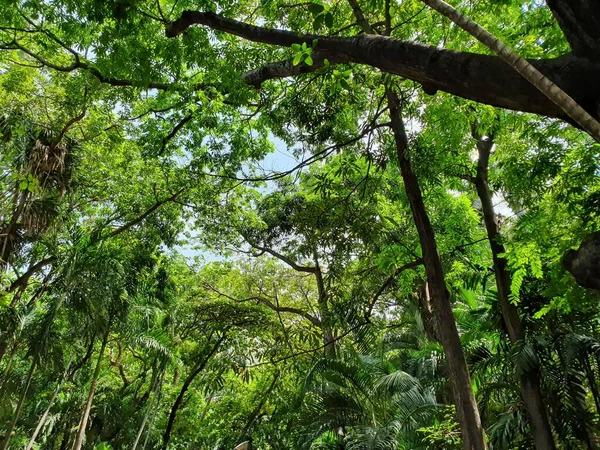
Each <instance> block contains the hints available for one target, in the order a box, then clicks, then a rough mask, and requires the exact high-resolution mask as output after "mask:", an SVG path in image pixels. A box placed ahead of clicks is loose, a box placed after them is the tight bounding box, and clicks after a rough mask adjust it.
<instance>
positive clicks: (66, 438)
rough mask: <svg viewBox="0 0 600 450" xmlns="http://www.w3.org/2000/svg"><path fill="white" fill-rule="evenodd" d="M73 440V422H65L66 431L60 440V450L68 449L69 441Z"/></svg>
mask: <svg viewBox="0 0 600 450" xmlns="http://www.w3.org/2000/svg"><path fill="white" fill-rule="evenodd" d="M70 440H71V422H69V421H67V423H66V424H65V431H64V432H63V438H62V441H61V442H60V450H67V449H68V448H69V441H70Z"/></svg>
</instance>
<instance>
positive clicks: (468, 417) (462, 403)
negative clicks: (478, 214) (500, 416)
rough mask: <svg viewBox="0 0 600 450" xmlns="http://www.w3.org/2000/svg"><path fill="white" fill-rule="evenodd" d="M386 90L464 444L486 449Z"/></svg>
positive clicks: (392, 98) (394, 102)
mask: <svg viewBox="0 0 600 450" xmlns="http://www.w3.org/2000/svg"><path fill="white" fill-rule="evenodd" d="M386 93H387V99H388V107H389V110H390V119H391V127H392V130H393V133H394V139H395V143H396V151H397V157H398V163H399V166H400V170H401V173H402V179H403V181H404V189H405V191H406V195H407V197H408V201H409V203H410V209H411V212H412V216H413V219H414V221H415V225H416V227H417V232H418V235H419V242H420V244H421V251H422V253H423V261H424V265H425V273H426V276H427V283H428V286H429V294H430V297H431V302H432V306H433V312H434V315H435V318H436V321H437V326H438V332H439V337H440V341H441V344H442V346H443V348H444V353H445V355H446V360H447V361H448V370H449V375H450V382H451V384H452V388H453V391H454V398H455V404H456V411H457V415H458V420H459V423H460V426H461V432H462V438H463V448H464V449H465V450H485V449H486V448H487V446H486V442H485V434H484V431H483V427H482V424H481V418H480V416H479V410H478V408H477V402H476V400H475V395H474V393H473V388H472V384H471V377H470V375H469V370H468V367H467V362H466V360H465V356H464V353H463V349H462V345H461V342H460V336H459V334H458V330H457V328H456V320H455V318H454V313H453V311H452V304H451V303H450V294H449V292H448V290H447V289H446V284H445V279H444V272H443V269H442V262H441V259H440V256H439V253H438V250H437V244H436V241H435V234H434V231H433V227H432V225H431V222H430V221H429V216H428V214H427V210H426V208H425V203H424V202H423V196H422V194H421V188H420V186H419V183H418V180H417V177H416V176H415V174H414V172H413V170H412V165H411V163H410V160H409V158H408V155H407V150H408V138H407V136H406V131H405V129H404V123H403V121H402V117H401V115H400V106H399V103H400V101H399V99H398V96H397V95H396V94H395V93H393V92H392V91H391V89H390V88H386Z"/></svg>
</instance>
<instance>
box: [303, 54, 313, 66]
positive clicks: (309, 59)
mask: <svg viewBox="0 0 600 450" xmlns="http://www.w3.org/2000/svg"><path fill="white" fill-rule="evenodd" d="M304 62H305V64H306V65H307V66H312V65H313V59H312V58H311V57H310V56H307V57H306V59H305V60H304Z"/></svg>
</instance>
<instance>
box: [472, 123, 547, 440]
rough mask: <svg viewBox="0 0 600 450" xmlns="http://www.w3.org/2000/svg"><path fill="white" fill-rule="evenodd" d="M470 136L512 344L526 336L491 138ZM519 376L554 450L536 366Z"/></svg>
mask: <svg viewBox="0 0 600 450" xmlns="http://www.w3.org/2000/svg"><path fill="white" fill-rule="evenodd" d="M473 137H474V138H475V139H476V141H477V150H478V153H479V158H478V160H477V174H476V175H475V177H474V178H473V179H472V181H473V183H474V184H475V187H476V189H477V196H478V197H479V200H480V201H481V210H482V213H483V221H484V223H485V229H486V231H487V236H488V241H489V244H490V249H491V251H492V261H493V264H494V276H495V279H496V289H497V291H498V302H499V303H500V310H501V312H502V318H503V320H504V324H505V325H506V329H507V332H508V337H509V339H510V341H511V342H512V343H513V344H517V343H518V342H520V341H523V339H525V327H524V326H523V323H522V321H521V318H520V317H519V313H518V311H517V308H516V306H515V305H513V304H512V303H511V302H510V299H509V294H510V285H511V276H510V271H509V270H508V267H507V261H506V259H504V258H502V257H501V256H500V255H501V254H503V253H505V249H504V245H502V241H501V236H500V230H499V228H498V221H497V217H496V212H495V211H494V204H493V201H492V194H491V192H490V188H489V183H488V168H489V159H490V154H491V151H492V147H493V146H494V141H493V139H492V138H491V137H489V136H486V137H482V136H479V135H478V134H477V132H476V130H475V128H473ZM519 379H520V390H521V397H522V399H523V403H524V404H525V409H526V411H527V416H528V418H529V425H530V426H531V431H532V433H533V439H534V442H535V446H536V448H537V449H538V450H554V449H555V448H556V445H555V443H554V437H553V436H552V429H551V428H550V422H549V420H548V415H547V412H546V407H545V405H544V400H543V397H542V390H541V387H540V373H539V371H538V370H537V369H535V370H528V371H525V372H523V373H522V374H521V375H520V376H519Z"/></svg>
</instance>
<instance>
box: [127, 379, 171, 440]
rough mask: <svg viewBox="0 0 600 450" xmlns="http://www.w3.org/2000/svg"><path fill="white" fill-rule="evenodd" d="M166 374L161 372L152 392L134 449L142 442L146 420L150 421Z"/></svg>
mask: <svg viewBox="0 0 600 450" xmlns="http://www.w3.org/2000/svg"><path fill="white" fill-rule="evenodd" d="M164 376H165V373H164V372H163V373H161V375H160V378H159V379H158V381H157V383H156V387H155V388H154V392H153V393H152V399H151V400H150V404H149V405H148V408H147V409H146V413H145V414H144V418H143V419H142V423H141V425H140V429H139V430H138V433H137V436H136V437H135V441H134V443H133V447H132V450H136V448H137V446H138V443H139V442H140V439H141V437H142V434H143V433H144V428H145V427H146V422H147V421H148V418H149V417H150V412H151V411H152V410H153V409H154V403H155V401H156V399H157V398H158V396H159V393H160V391H161V389H162V382H163V378H164Z"/></svg>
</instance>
